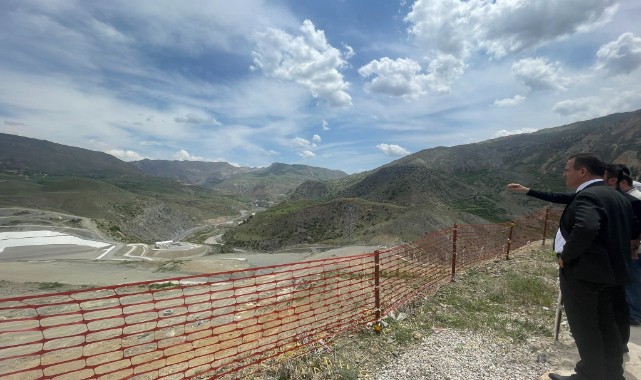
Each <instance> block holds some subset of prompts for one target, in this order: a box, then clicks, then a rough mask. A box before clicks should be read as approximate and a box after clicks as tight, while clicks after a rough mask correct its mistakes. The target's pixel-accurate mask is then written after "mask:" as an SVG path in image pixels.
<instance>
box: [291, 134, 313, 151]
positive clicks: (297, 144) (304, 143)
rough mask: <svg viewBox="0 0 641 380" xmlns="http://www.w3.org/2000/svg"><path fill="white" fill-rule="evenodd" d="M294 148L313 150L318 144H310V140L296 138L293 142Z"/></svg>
mask: <svg viewBox="0 0 641 380" xmlns="http://www.w3.org/2000/svg"><path fill="white" fill-rule="evenodd" d="M292 146H293V147H294V148H301V149H308V150H309V149H312V148H316V144H314V143H311V142H309V140H306V139H304V138H302V137H296V138H295V139H293V140H292Z"/></svg>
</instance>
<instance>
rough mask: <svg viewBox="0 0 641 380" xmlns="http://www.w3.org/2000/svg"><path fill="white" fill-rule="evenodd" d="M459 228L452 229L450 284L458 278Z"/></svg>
mask: <svg viewBox="0 0 641 380" xmlns="http://www.w3.org/2000/svg"><path fill="white" fill-rule="evenodd" d="M457 231H458V227H457V226H456V224H455V225H454V226H453V227H452V279H451V281H450V282H454V276H456V234H457Z"/></svg>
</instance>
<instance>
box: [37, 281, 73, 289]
mask: <svg viewBox="0 0 641 380" xmlns="http://www.w3.org/2000/svg"><path fill="white" fill-rule="evenodd" d="M65 286H66V285H65V284H63V283H61V282H40V283H38V289H40V290H59V289H61V288H64V287H65Z"/></svg>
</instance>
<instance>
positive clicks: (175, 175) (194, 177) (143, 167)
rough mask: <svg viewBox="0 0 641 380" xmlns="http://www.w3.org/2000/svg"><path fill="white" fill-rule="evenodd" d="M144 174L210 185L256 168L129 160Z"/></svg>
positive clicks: (227, 164) (225, 163)
mask: <svg viewBox="0 0 641 380" xmlns="http://www.w3.org/2000/svg"><path fill="white" fill-rule="evenodd" d="M130 164H131V165H133V166H135V167H136V168H138V169H139V170H140V171H142V172H143V173H145V174H148V175H152V176H156V177H166V178H171V179H174V180H176V181H179V182H182V183H186V184H190V185H202V186H207V187H211V186H213V185H215V184H217V183H219V182H221V181H223V180H225V179H226V178H229V177H231V176H234V175H237V174H241V173H247V172H251V171H256V170H258V169H256V168H245V167H237V166H233V165H231V164H230V163H227V162H202V161H167V160H149V159H144V160H141V161H133V162H130Z"/></svg>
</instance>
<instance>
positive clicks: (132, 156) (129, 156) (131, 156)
mask: <svg viewBox="0 0 641 380" xmlns="http://www.w3.org/2000/svg"><path fill="white" fill-rule="evenodd" d="M105 153H108V154H110V155H112V156H114V157H116V158H118V159H120V160H123V161H140V160H142V159H144V158H145V157H143V156H141V155H140V154H138V153H136V152H134V151H132V150H119V149H111V150H108V151H107V152H105Z"/></svg>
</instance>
